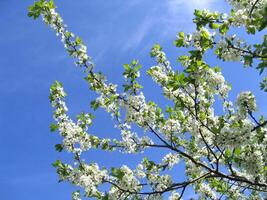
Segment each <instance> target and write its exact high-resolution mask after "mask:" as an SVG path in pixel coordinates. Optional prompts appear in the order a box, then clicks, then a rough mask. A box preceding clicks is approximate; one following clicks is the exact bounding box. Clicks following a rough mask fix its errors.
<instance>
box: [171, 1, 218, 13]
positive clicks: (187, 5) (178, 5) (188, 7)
mask: <svg viewBox="0 0 267 200" xmlns="http://www.w3.org/2000/svg"><path fill="white" fill-rule="evenodd" d="M167 3H168V9H169V12H171V13H172V14H174V15H179V12H181V11H183V12H185V11H186V12H188V13H192V12H193V11H194V9H196V8H197V9H205V8H206V9H210V8H212V5H213V3H214V0H168V1H167Z"/></svg>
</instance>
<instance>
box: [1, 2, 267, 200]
mask: <svg viewBox="0 0 267 200" xmlns="http://www.w3.org/2000/svg"><path fill="white" fill-rule="evenodd" d="M55 2H56V5H57V6H58V11H59V12H60V13H61V16H62V17H63V18H64V21H65V23H66V24H68V27H69V30H70V31H72V32H74V33H75V34H76V35H79V36H80V37H81V38H83V40H84V42H85V44H86V45H87V46H88V50H89V54H90V55H91V56H92V57H93V60H94V61H95V63H96V68H98V69H99V70H101V71H103V72H104V73H105V74H106V75H107V76H108V79H109V80H110V81H112V82H116V83H121V81H120V79H121V76H120V75H121V74H122V65H123V64H125V63H129V62H130V61H131V60H132V59H138V60H139V61H140V62H141V63H142V65H143V69H142V72H143V78H142V79H141V82H142V83H143V84H144V85H145V87H144V93H145V94H146V96H147V99H148V100H154V101H156V102H157V103H158V104H159V105H162V106H166V101H163V99H162V98H159V97H158V94H159V93H160V92H161V91H160V89H159V88H158V87H157V86H155V84H154V83H153V82H152V80H150V79H148V77H147V76H146V75H145V71H146V70H147V69H148V68H149V67H151V66H152V65H153V64H155V63H154V61H153V60H152V59H151V58H150V57H149V51H150V48H151V47H152V46H153V44H154V43H160V44H161V45H162V46H163V48H164V50H165V51H166V52H167V56H168V57H169V58H170V60H171V61H172V63H173V66H177V68H179V67H178V66H179V64H178V63H176V61H175V60H176V58H177V56H178V55H181V54H182V53H184V51H183V50H181V49H177V48H175V47H174V45H173V40H174V39H175V35H176V33H177V32H179V31H185V32H190V31H192V30H194V26H193V24H192V21H191V19H192V17H193V15H192V13H193V10H194V8H196V7H197V8H209V9H211V10H220V11H225V10H228V9H229V7H228V6H227V5H226V3H225V2H224V1H222V0H220V1H216V3H215V1H212V0H166V1H161V0H145V1H144V0H112V1H111V0H110V1H107V0H91V1H88V0H77V1H71V0H65V1H59V0H56V1H55ZM32 3H33V1H32V0H28V1H19V0H1V1H0V47H1V48H0V55H1V56H0V92H1V94H0V98H1V99H0V128H1V129H0V130H1V132H0V157H1V162H0V199H3V200H17V199H20V200H33V199H38V200H47V199H49V200H58V199H62V200H63V199H70V193H71V191H72V187H71V186H70V185H69V184H64V183H61V184H58V183H57V175H56V173H55V169H54V168H53V167H51V163H53V162H54V161H55V160H56V159H66V160H68V159H69V157H70V155H67V154H65V153H61V154H59V153H57V152H55V150H54V145H55V144H56V143H59V142H60V137H58V135H57V134H54V133H50V132H49V124H50V123H51V122H52V121H53V120H52V109H51V107H50V105H49V101H48V95H49V87H50V85H51V84H52V83H53V81H54V80H59V81H61V82H63V83H64V88H65V90H66V91H67V93H68V94H69V95H68V99H67V103H68V106H69V110H70V114H71V115H76V114H78V113H79V112H80V111H88V110H89V103H90V100H92V99H93V97H95V95H94V94H92V93H91V92H90V91H89V90H88V86H87V85H86V82H85V81H83V79H82V78H83V74H82V72H81V70H79V69H77V68H76V67H75V66H74V64H73V60H72V59H70V58H69V57H68V56H67V54H66V52H65V51H64V48H63V47H62V44H61V43H60V40H59V38H57V37H56V36H55V34H54V32H53V31H51V30H50V29H49V28H48V27H46V26H45V25H44V24H43V22H42V21H41V20H38V21H33V20H31V19H30V18H28V17H27V6H29V5H31V4H32ZM242 36H243V37H244V38H245V39H248V40H254V41H257V40H259V39H260V37H261V36H258V37H253V38H252V37H251V36H249V37H248V36H246V35H242ZM207 60H208V62H209V63H210V64H211V65H217V64H219V65H220V66H221V67H222V68H223V74H224V75H225V77H226V79H227V80H228V81H229V82H230V83H231V84H232V86H233V90H232V92H231V94H230V97H231V98H232V99H234V98H235V97H236V95H237V94H238V92H240V91H243V90H252V91H254V92H255V93H256V96H257V101H258V104H259V109H260V110H261V111H262V112H263V111H265V110H266V108H267V105H266V103H265V102H264V99H265V98H266V94H265V93H263V92H261V91H260V90H259V87H258V86H259V76H258V72H257V71H256V70H255V69H246V70H244V69H243V68H242V65H241V64H239V63H222V62H220V61H218V60H217V59H215V57H208V58H207ZM95 115H96V116H97V117H96V119H95V125H94V127H93V128H92V129H91V131H92V132H94V133H97V134H98V135H100V136H109V135H112V134H118V131H117V130H115V129H113V123H112V121H111V120H110V116H109V115H108V114H106V113H105V112H103V111H98V112H97V113H96V114H95ZM154 155H156V156H157V154H155V153H154ZM87 156H88V160H89V161H90V160H97V161H99V162H100V163H101V164H103V165H108V166H120V165H121V164H123V163H125V162H128V163H129V165H130V166H133V164H134V161H137V160H139V157H136V156H130V158H131V162H129V158H128V157H127V156H126V155H122V156H120V155H119V154H114V155H108V156H107V154H102V153H99V152H95V151H93V152H89V153H88V155H87ZM187 195H190V194H189V193H187Z"/></svg>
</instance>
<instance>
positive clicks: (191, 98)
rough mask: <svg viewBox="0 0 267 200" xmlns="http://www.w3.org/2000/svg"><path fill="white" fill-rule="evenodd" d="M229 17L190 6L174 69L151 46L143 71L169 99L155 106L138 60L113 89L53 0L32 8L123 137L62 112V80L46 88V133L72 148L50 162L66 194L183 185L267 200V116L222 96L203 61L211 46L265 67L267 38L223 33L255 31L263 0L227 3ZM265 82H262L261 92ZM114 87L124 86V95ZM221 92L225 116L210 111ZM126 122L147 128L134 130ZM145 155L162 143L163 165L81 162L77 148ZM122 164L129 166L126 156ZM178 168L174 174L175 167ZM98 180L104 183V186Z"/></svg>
mask: <svg viewBox="0 0 267 200" xmlns="http://www.w3.org/2000/svg"><path fill="white" fill-rule="evenodd" d="M228 2H229V3H230V5H231V6H232V10H231V13H230V14H229V15H227V14H224V13H218V12H210V11H208V10H195V13H194V15H195V18H194V23H195V24H196V31H195V32H194V33H193V34H185V33H183V32H180V33H179V34H178V35H177V39H176V41H175V44H176V46H177V47H179V48H188V54H187V55H183V56H180V57H179V59H178V60H179V62H180V63H181V65H182V66H183V67H184V70H183V71H177V70H175V68H173V67H172V66H171V64H170V62H169V61H168V59H167V57H166V55H165V53H164V52H163V50H162V48H161V47H160V45H158V44H156V45H155V46H154V47H153V48H152V50H151V56H152V57H153V58H155V60H156V65H155V66H153V67H151V68H150V69H149V70H148V71H147V74H148V75H149V76H150V77H151V78H152V79H153V80H154V81H155V82H156V83H157V84H158V85H160V87H161V88H162V90H163V95H164V96H165V97H166V98H167V99H169V100H171V101H173V104H172V105H169V106H167V107H166V108H160V107H159V106H158V105H157V104H156V103H154V102H152V101H149V102H148V101H146V98H145V96H144V94H143V93H142V91H141V89H142V86H141V85H140V84H139V83H138V77H139V69H140V65H139V63H138V62H137V61H133V62H132V63H131V64H126V65H124V68H125V71H124V73H123V75H124V78H125V80H126V83H125V84H124V85H123V86H122V87H117V85H115V84H113V83H109V82H108V81H107V80H106V78H105V77H104V76H103V75H102V74H101V73H99V72H96V71H95V69H94V64H93V62H92V60H91V58H90V57H89V56H88V55H87V48H86V46H85V45H84V43H83V42H82V40H81V39H80V38H79V37H77V36H75V35H74V34H73V33H71V32H70V31H68V30H67V29H66V26H65V25H64V23H63V20H62V18H61V17H60V15H59V14H58V13H57V12H56V10H55V5H54V3H53V1H46V0H40V1H38V2H35V3H34V5H33V6H30V7H29V14H28V15H29V16H30V17H33V18H34V19H36V18H38V17H39V16H41V17H42V19H43V20H44V22H45V23H46V24H47V25H49V26H50V27H51V28H52V29H54V30H55V32H56V34H57V35H59V36H60V37H61V41H62V43H63V44H64V47H65V49H66V51H67V53H68V54H69V55H70V57H72V58H73V59H74V60H75V64H76V65H77V66H79V67H80V68H82V69H83V70H84V73H85V74H86V78H85V80H86V81H87V82H88V84H89V85H90V89H91V90H92V91H93V92H95V93H97V94H98V97H97V98H96V99H95V100H94V101H92V102H91V106H92V108H93V109H94V110H96V109H98V108H99V107H101V108H103V109H105V110H106V111H107V112H108V113H110V114H111V116H112V117H113V120H114V123H115V124H116V128H118V129H119V130H120V132H121V138H120V139H112V138H100V137H98V136H97V135H93V134H91V133H90V131H88V129H89V127H90V126H91V125H92V118H93V115H92V114H91V113H81V114H80V115H79V116H77V119H76V120H73V119H71V118H70V117H69V116H68V114H67V110H68V109H67V107H66V105H65V102H64V99H65V97H66V93H65V92H64V90H63V86H62V84H61V83H59V82H55V83H54V84H53V85H52V86H51V90H50V101H51V104H52V106H53V107H54V119H55V121H56V123H55V124H52V125H51V130H52V131H58V132H59V133H60V135H61V136H62V144H57V145H56V149H57V150H58V151H60V152H61V151H67V152H71V153H72V154H73V163H68V164H67V163H63V162H62V161H60V160H57V161H56V162H55V163H54V164H53V165H54V166H55V167H56V168H57V173H58V175H59V177H60V180H61V181H67V182H70V183H71V184H73V185H75V186H78V187H80V188H82V190H81V192H80V191H75V192H73V194H72V199H73V200H78V199H81V198H82V197H85V198H95V199H102V200H109V199H111V200H113V199H114V200H117V199H133V200H138V199H166V198H168V199H169V200H178V199H182V198H183V195H184V193H185V191H186V190H187V189H189V190H194V191H195V192H196V193H197V194H198V198H199V199H233V200H234V199H236V200H237V199H266V198H267V195H266V194H267V165H266V163H267V129H266V127H265V126H266V124H267V121H266V119H265V118H264V116H261V117H259V118H258V119H257V118H256V117H255V115H254V112H255V111H256V110H257V105H256V100H255V96H254V95H253V94H252V92H249V91H246V92H242V93H240V94H239V95H238V97H237V100H236V102H235V103H232V102H231V101H230V100H229V99H228V92H229V90H230V89H231V88H230V86H229V84H228V83H227V82H226V81H225V79H224V77H223V76H222V74H221V72H220V68H218V67H214V68H212V67H211V66H209V64H208V63H206V62H205V61H204V60H203V56H204V55H205V53H206V52H207V50H214V53H215V55H216V56H217V57H218V58H219V59H222V60H223V61H240V62H242V63H243V64H244V66H255V65H256V68H257V69H258V70H260V72H263V70H264V69H265V67H266V66H267V36H266V35H264V37H263V41H262V43H259V44H247V43H246V42H245V41H242V40H240V39H238V37H237V36H235V35H230V34H229V32H228V30H229V29H231V28H235V29H237V28H239V27H242V28H245V30H246V32H247V33H248V34H256V33H258V32H260V31H262V30H264V29H265V27H266V25H267V19H266V16H267V5H266V3H267V1H266V0H228ZM266 86H267V79H263V81H262V83H261V88H262V89H263V90H265V91H267V88H266ZM119 90H122V91H121V92H120V91H119ZM217 97H218V98H220V99H221V100H220V102H222V104H221V106H222V108H223V110H224V113H223V114H222V115H216V114H215V112H214V102H215V100H216V99H218V98H217ZM133 124H136V125H137V126H139V127H141V128H142V129H143V130H144V132H143V133H136V132H134V131H133V130H132V126H133ZM92 148H95V149H101V150H103V151H120V152H124V153H140V154H141V153H142V152H144V151H146V149H148V148H153V149H157V151H164V152H166V150H168V153H167V154H166V155H165V156H164V157H163V158H162V160H161V161H160V162H156V161H155V160H153V158H143V159H142V161H141V162H140V163H138V164H137V165H136V167H135V168H133V169H130V168H129V167H128V166H127V165H123V166H121V167H120V168H111V169H107V168H105V167H102V166H99V165H98V164H97V163H92V162H91V163H90V164H88V163H87V162H86V160H85V157H83V152H85V151H90V149H92ZM126 164H127V163H126ZM179 164H185V166H186V169H185V172H184V177H185V179H184V180H183V181H182V182H176V181H175V180H176V179H177V177H173V175H172V176H171V175H170V171H171V170H172V169H173V167H174V166H175V165H179ZM176 174H177V176H179V175H178V174H181V173H176ZM101 185H104V186H103V187H101Z"/></svg>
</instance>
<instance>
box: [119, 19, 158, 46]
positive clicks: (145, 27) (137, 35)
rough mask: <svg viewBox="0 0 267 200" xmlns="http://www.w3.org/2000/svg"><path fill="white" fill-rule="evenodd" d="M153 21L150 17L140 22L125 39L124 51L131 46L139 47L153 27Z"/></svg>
mask: <svg viewBox="0 0 267 200" xmlns="http://www.w3.org/2000/svg"><path fill="white" fill-rule="evenodd" d="M154 23H155V20H153V19H152V18H151V17H150V16H146V17H145V18H144V20H143V22H142V24H141V25H140V26H139V27H138V28H136V31H135V32H133V33H132V35H130V37H129V38H128V39H127V40H128V41H127V42H126V44H125V46H124V47H123V49H124V50H128V49H130V48H131V47H133V46H135V47H136V46H139V45H140V44H141V42H143V40H144V39H145V37H146V36H147V35H148V34H149V31H150V29H151V28H152V27H153V25H154Z"/></svg>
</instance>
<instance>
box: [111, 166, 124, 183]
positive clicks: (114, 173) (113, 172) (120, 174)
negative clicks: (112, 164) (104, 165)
mask: <svg viewBox="0 0 267 200" xmlns="http://www.w3.org/2000/svg"><path fill="white" fill-rule="evenodd" d="M111 175H112V176H115V177H116V178H118V179H119V180H122V178H123V177H124V175H125V173H124V172H123V171H122V170H121V169H117V168H111Z"/></svg>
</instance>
